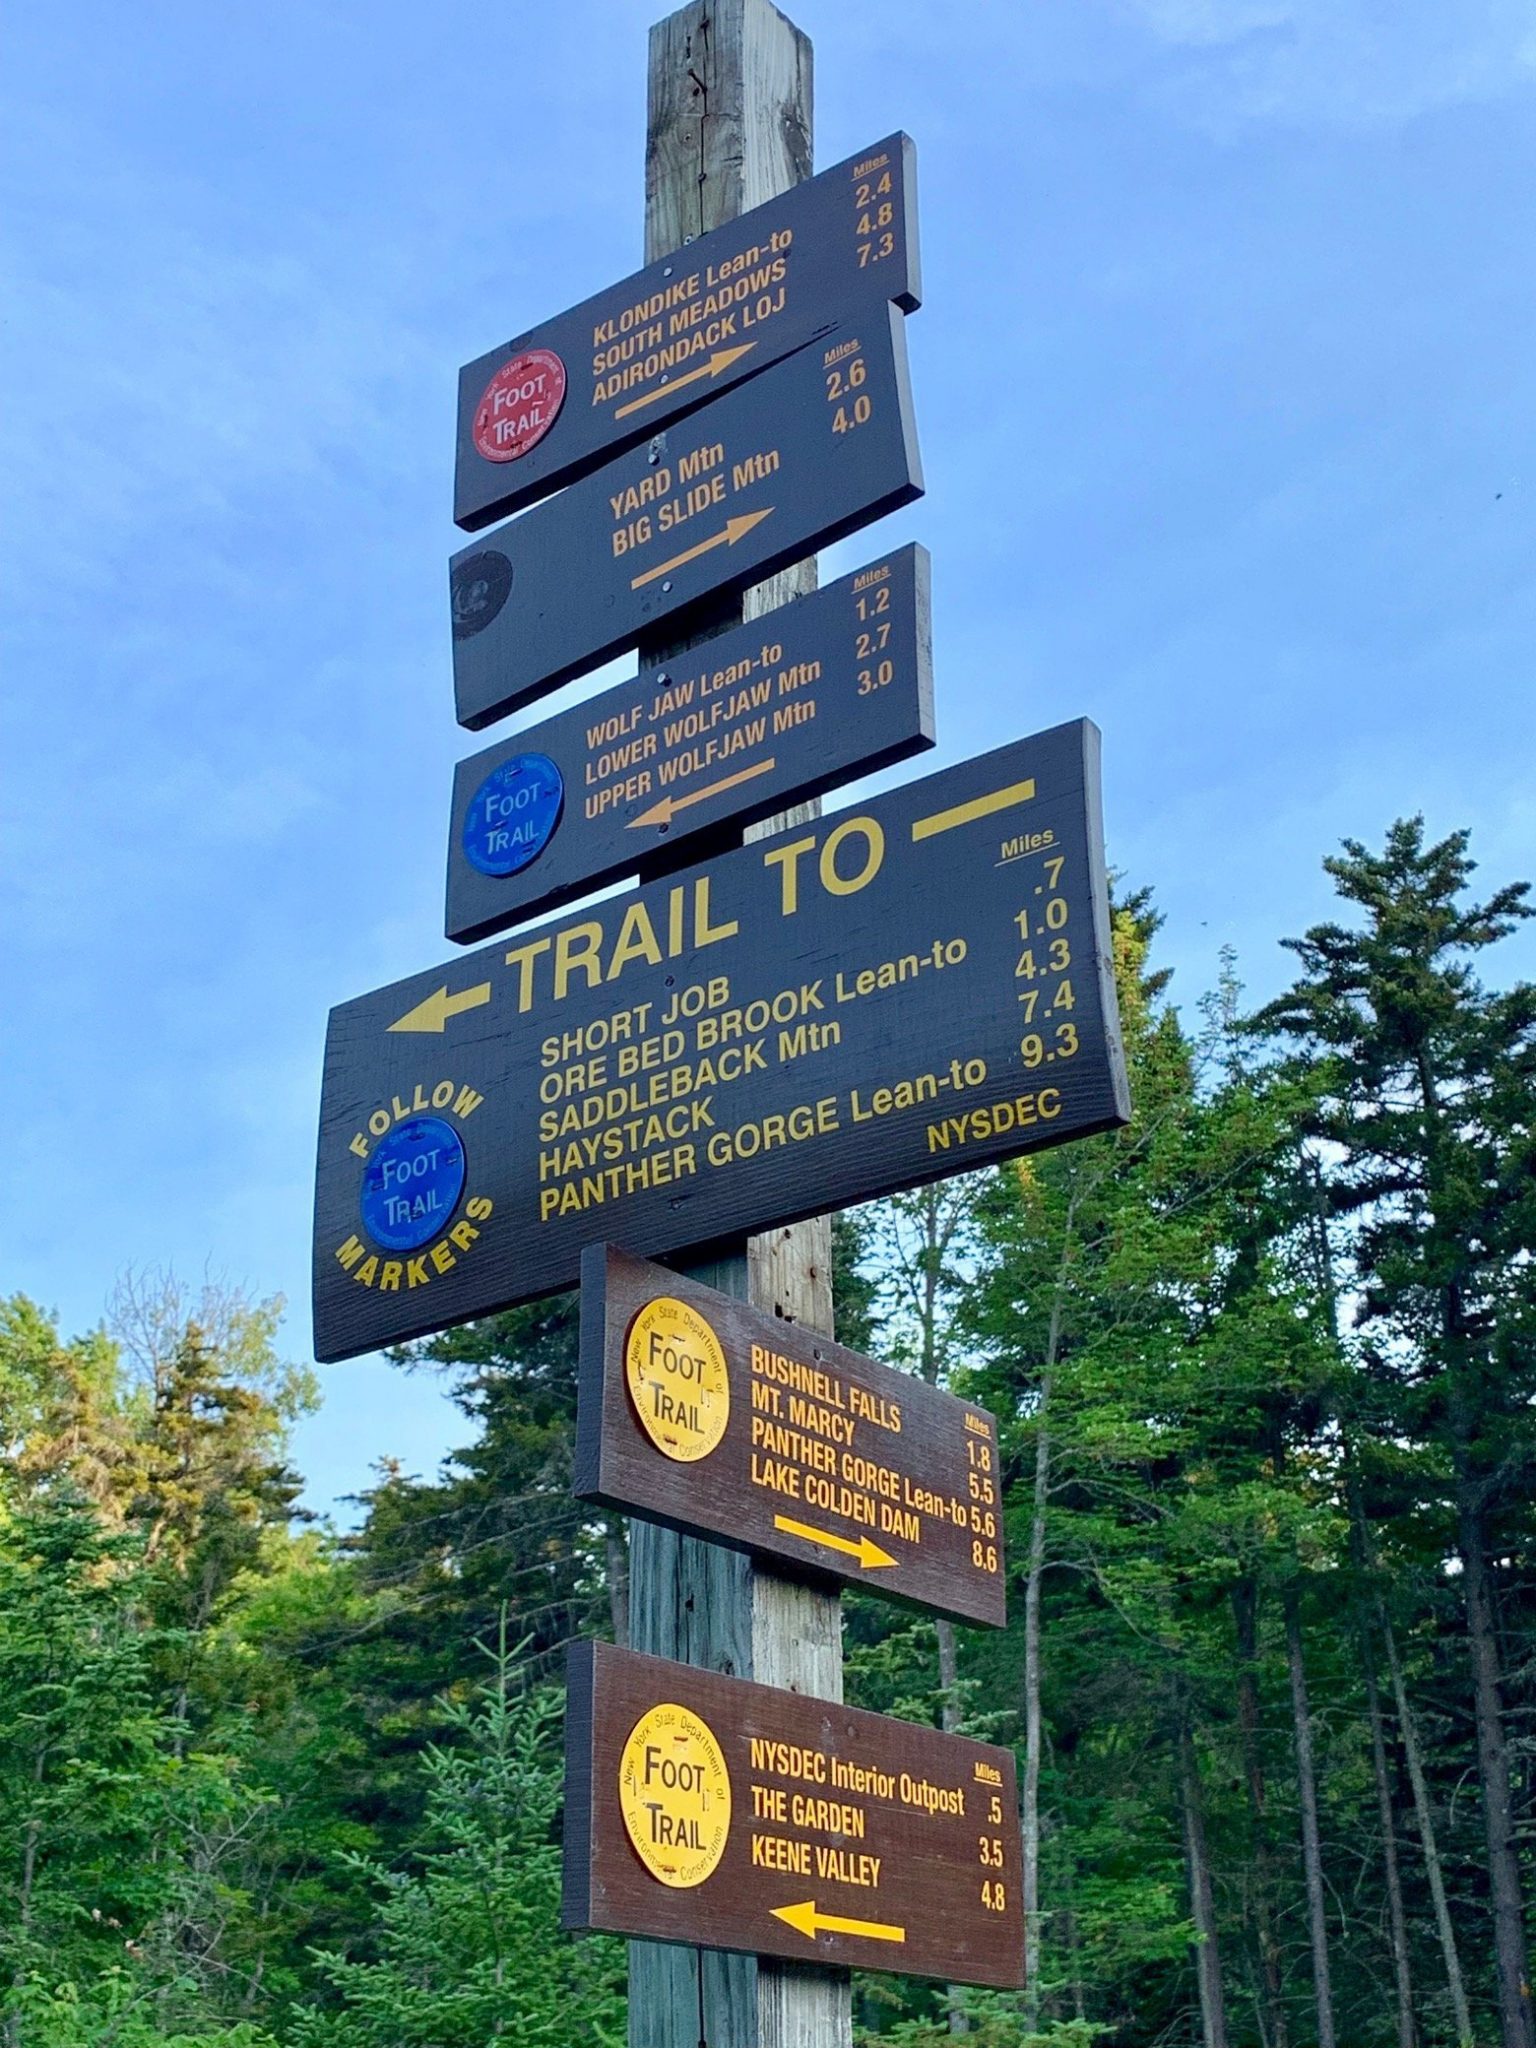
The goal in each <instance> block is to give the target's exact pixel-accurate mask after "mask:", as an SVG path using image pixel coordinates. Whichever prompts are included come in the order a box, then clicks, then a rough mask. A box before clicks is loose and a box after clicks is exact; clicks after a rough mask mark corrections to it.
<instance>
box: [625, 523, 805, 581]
mask: <svg viewBox="0 0 1536 2048" xmlns="http://www.w3.org/2000/svg"><path fill="white" fill-rule="evenodd" d="M772 512H773V507H772V506H771V505H765V506H764V507H763V509H762V511H761V512H743V513H740V514H739V515H738V516H737V517H736V518H735V519H727V521H726V522H725V524H724V526H722V527H721V529H720V531H719V532H718V533H712V534H711V535H710V537H709V539H708V540H701V541H699V542H698V543H697V544H696V545H695V546H693V547H691V548H684V549H683V552H682V553H681V554H680V555H674V556H673V557H672V559H671V561H670V562H658V563H657V564H656V567H655V568H654V569H647V570H646V571H645V573H644V574H643V575H641V576H631V577H630V579H629V587H630V589H631V590H639V589H640V588H641V587H642V586H643V585H644V584H647V583H654V582H655V581H656V579H657V577H658V576H670V575H671V573H672V571H673V570H674V569H681V568H682V567H683V566H684V564H685V563H688V562H696V561H697V560H698V559H699V557H700V555H707V554H708V553H709V551H710V550H711V548H733V547H735V545H736V543H737V541H739V540H744V539H745V538H746V536H747V535H748V534H749V533H750V532H751V531H752V529H753V527H754V526H761V525H762V523H763V521H764V520H765V519H767V518H769V517H770V516H771V514H772Z"/></svg>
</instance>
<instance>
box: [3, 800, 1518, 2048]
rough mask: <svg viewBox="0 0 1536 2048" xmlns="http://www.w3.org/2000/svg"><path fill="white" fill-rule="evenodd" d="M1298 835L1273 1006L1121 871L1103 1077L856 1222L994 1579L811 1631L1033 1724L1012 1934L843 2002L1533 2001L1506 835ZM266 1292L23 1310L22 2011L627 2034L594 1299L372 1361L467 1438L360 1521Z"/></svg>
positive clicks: (1059, 2022)
mask: <svg viewBox="0 0 1536 2048" xmlns="http://www.w3.org/2000/svg"><path fill="white" fill-rule="evenodd" d="M1326 865H1327V868H1328V872H1329V874H1330V875H1331V877H1332V882H1333V886H1334V889H1335V891H1336V894H1337V897H1338V905H1337V918H1336V920H1333V921H1329V922H1327V923H1324V924H1320V925H1317V926H1314V927H1313V928H1311V929H1310V930H1309V931H1307V932H1306V933H1305V934H1304V935H1303V936H1302V937H1300V938H1298V939H1295V940H1291V941H1287V942H1286V943H1287V944H1289V945H1290V947H1291V953H1292V968H1293V973H1294V980H1293V982H1292V984H1291V985H1290V987H1289V988H1288V989H1286V990H1285V991H1284V992H1282V993H1281V994H1280V995H1278V996H1277V997H1276V998H1275V999H1273V1000H1272V1001H1270V1002H1268V1003H1267V1004H1266V1005H1264V1006H1263V1007H1262V1008H1261V1009H1260V1010H1259V1011H1258V1012H1257V1014H1254V1015H1249V1014H1245V1007H1244V1002H1243V995H1242V990H1241V987H1240V985H1239V983H1238V980H1237V977H1236V972H1235V966H1234V964H1233V963H1231V962H1228V963H1227V968H1226V971H1225V973H1224V975H1223V978H1222V980H1221V982H1220V984H1219V985H1218V987H1217V988H1216V989H1215V990H1213V991H1212V992H1211V993H1210V994H1209V996H1208V997H1206V999H1205V1000H1204V1001H1202V1002H1200V1003H1199V1004H1198V1005H1197V1006H1196V1009H1195V1013H1194V1015H1193V1017H1190V1016H1186V1015H1183V1014H1181V1012H1180V1011H1179V1010H1178V1009H1177V1008H1176V1007H1175V1006H1174V1004H1173V1002H1172V1000H1171V998H1170V993H1169V989H1168V985H1167V982H1168V977H1167V974H1166V971H1165V969H1164V968H1163V967H1162V966H1161V965H1160V962H1159V957H1158V945H1159V939H1158V923H1159V920H1158V917H1157V914H1156V912H1155V909H1154V906H1153V904H1152V901H1151V899H1150V897H1149V896H1148V895H1147V894H1145V893H1135V892H1128V891H1126V890H1125V889H1124V888H1122V890H1121V892H1120V895H1119V900H1118V903H1117V906H1116V911H1115V920H1114V931H1115V948H1116V962H1115V964H1116V972H1117V976H1118V981H1119V988H1120V1000H1121V1007H1122V1014H1123V1018H1124V1022H1125V1027H1126V1034H1127V1042H1128V1052H1129V1057H1130V1064H1131V1073H1132V1089H1133V1097H1134V1102H1135V1117H1134V1120H1133V1122H1132V1124H1131V1125H1130V1127H1129V1128H1128V1129H1126V1130H1125V1131H1122V1132H1119V1133H1116V1134H1113V1135H1108V1136H1104V1137H1100V1138H1095V1139H1092V1140H1089V1141H1086V1142H1083V1143H1078V1144H1074V1145H1069V1146H1066V1147H1063V1148H1061V1149H1059V1150H1056V1151H1052V1152H1048V1153H1044V1154H1040V1155H1037V1156H1035V1157H1033V1158H1031V1159H1029V1160H1027V1161H1024V1162H1021V1163H1020V1164H1018V1165H1017V1166H1015V1167H1012V1168H1007V1169H1000V1170H997V1171H993V1172H989V1173H986V1174H982V1175H978V1176H972V1177H968V1178H964V1179H960V1180H954V1181H950V1182H945V1183H940V1184H939V1185H937V1186H936V1187H934V1188H932V1189H929V1190H926V1191H921V1192H917V1193H914V1194H911V1195H908V1196H905V1197H901V1198H898V1199H896V1200H894V1201H891V1202H887V1203H882V1204H878V1205H874V1206H873V1207H871V1208H868V1209H865V1210H861V1211H856V1212H852V1213H850V1214H848V1215H846V1216H844V1217H842V1218H840V1219H839V1221H838V1225H837V1235H838V1265H837V1295H838V1301H837V1317H838V1334H839V1335H840V1336H841V1337H842V1338H843V1339H844V1341H846V1342H849V1343H852V1344H854V1345H857V1346H861V1347H864V1348H867V1349H873V1350H876V1351H877V1352H879V1353H880V1354H881V1355H883V1356H885V1357H887V1358H890V1359H891V1360H893V1361H894V1362H896V1363H898V1364H900V1365H902V1366H904V1367H905V1368H906V1369H908V1370H910V1371H912V1372H915V1373H920V1374H922V1375H923V1376H924V1377H926V1378H929V1379H932V1380H936V1381H939V1382H941V1383H944V1384H948V1385H951V1386H954V1387H957V1388H961V1389H963V1390H964V1391H965V1392H967V1393H968V1394H970V1395H972V1396H974V1397H975V1398H977V1399H980V1400H982V1401H983V1402H985V1403H986V1404H987V1405H989V1406H991V1407H993V1408H994V1409H995V1410H996V1411H997V1412H998V1414H999V1416H1000V1418H1001V1421H1002V1439H1003V1453H1004V1455H1003V1472H1002V1477H1003V1482H1004V1506H1005V1511H1006V1528H1007V1534H1008V1560H1009V1564H1008V1569H1009V1583H1010V1616H1011V1618H1010V1622H1009V1626H1008V1627H1007V1628H1006V1629H1005V1630H1003V1631H1000V1632H987V1631H973V1630H968V1629H963V1628H953V1627H950V1626H949V1625H947V1624H942V1623H940V1624H935V1623H934V1622H932V1621H928V1620H917V1619H913V1618H911V1617H910V1616H908V1615H905V1614H903V1613H902V1612H900V1611H899V1610H895V1609H891V1608H887V1607H886V1606H884V1605H883V1604H882V1603H880V1602H878V1601H877V1600H874V1599H871V1598H867V1597H865V1596H862V1595H853V1596H851V1597H850V1598H849V1599H848V1600H847V1602H846V1624H845V1634H846V1650H847V1662H848V1686H849V1694H850V1697H851V1698H852V1699H854V1700H855V1701H857V1702H858V1703H860V1704H862V1705H865V1706H869V1707H873V1708H875V1709H877V1710H879V1711H881V1712H885V1713H892V1714H898V1715H904V1716H906V1717H908V1718H912V1719H915V1720H920V1721H928V1722H932V1723H936V1724H938V1725H942V1726H947V1727H959V1728H963V1729H966V1730H968V1731H972V1732H975V1733H978V1734H984V1735H985V1736H986V1737H987V1738H988V1739H991V1740H996V1741H1004V1742H1010V1743H1012V1744H1014V1745H1015V1746H1016V1747H1017V1749H1018V1752H1019V1757H1020V1765H1021V1769H1020V1783H1021V1799H1022V1813H1021V1819H1022V1824H1023V1825H1022V1837H1023V1867H1022V1868H1021V1869H1020V1870H1019V1871H1018V1872H1017V1873H1016V1881H1017V1882H1018V1883H1019V1884H1020V1886H1021V1890H1022V1893H1023V1898H1024V1902H1025V1908H1026V1916H1027V1928H1028V1943H1029V1951H1030V1965H1031V1968H1030V1983H1029V1986H1028V1988H1027V1989H1026V1991H1025V1992H1024V1993H1023V1994H1021V1995H1019V1996H1001V1995H988V1994H973V1993H967V1992H963V1991H960V1990H957V1989H954V1988H950V1987H945V1986H942V1985H931V1986H930V1985H922V1984H914V1983H910V1982H907V1981H904V1980H899V1979H894V1978H885V1977H879V1976H869V1977H865V1978H861V1979H859V1980H858V1985H857V1995H856V2010H857V2019H858V2025H859V2027H860V2029H861V2032H862V2034H863V2037H864V2038H865V2039H867V2040H871V2041H873V2040H877V2039H878V2040H887V2041H892V2042H899V2043H903V2044H906V2048H920V2044H936V2043H938V2042H940V2041H941V2040H947V2039H949V2038H951V2037H952V2036H953V2035H955V2034H968V2035H969V2036H970V2037H971V2038H972V2039H973V2040H974V2041H975V2042H976V2043H977V2048H1023V2044H1025V2043H1037V2044H1047V2043H1048V2044H1051V2048H1089V2044H1091V2043H1094V2042H1104V2043H1112V2044H1114V2048H1154V2044H1163V2043H1175V2042H1177V2043H1185V2042H1188V2043H1199V2044H1201V2048H1239V2044H1241V2048H1249V2044H1255V2048H1312V2044H1317V2048H1335V2044H1347V2048H1378V2044H1380V2048H1414V2044H1416V2043H1417V2044H1421V2048H1438V2044H1442V2043H1443V2044H1456V2048H1472V2044H1477V2048H1482V2044H1490V2048H1491V2044H1494V2043H1498V2044H1500V2048H1536V2036H1533V2032H1532V2023H1531V2013H1530V1992H1529V1987H1528V1980H1527V1964H1526V1946H1525V1944H1526V1924H1527V1899H1528V1893H1529V1890H1530V1886H1531V1882H1532V1846H1533V1840H1536V1827H1533V1823H1536V1769H1533V1763H1536V1741H1533V1714H1536V1591H1533V1587H1536V1577H1533V1562H1536V1559H1533V1544H1536V1518H1533V1511H1532V1498H1533V1490H1532V1478H1533V1473H1536V1409H1533V1405H1532V1403H1533V1394H1536V1264H1533V1261H1532V1258H1531V1253H1530V1247H1531V1245H1532V1244H1533V1242H1536V1132H1533V1124H1532V1107H1533V1101H1536V989H1533V988H1532V987H1531V986H1530V985H1528V984H1525V983H1523V982H1519V981H1513V982H1510V983H1508V985H1506V986H1502V987H1501V986H1500V985H1499V981H1500V975H1499V962H1498V959H1497V957H1495V958H1493V959H1489V958H1487V957H1485V956H1488V955H1490V954H1495V955H1496V952H1497V949H1498V948H1499V947H1500V945H1501V943H1502V942H1504V941H1505V940H1507V939H1508V938H1509V937H1510V936H1511V935H1512V934H1513V932H1514V931H1515V930H1516V928H1517V927H1518V925H1519V923H1520V922H1521V920H1522V919H1524V918H1525V917H1527V916H1528V915H1529V906H1528V904H1527V902H1526V896H1527V890H1526V886H1525V885H1524V884H1523V883H1502V884H1501V883H1495V884H1493V885H1491V886H1487V887H1484V886H1480V884H1479V882H1478V879H1477V877H1476V876H1475V874H1474V863H1473V860H1472V856H1471V850H1470V845H1469V841H1468V837H1467V835H1466V834H1464V833H1457V834H1453V835H1451V836H1449V837H1447V838H1444V839H1441V840H1438V841H1436V840H1434V839H1433V838H1432V837H1431V836H1430V835H1428V834H1427V833H1426V831H1425V829H1424V826H1423V824H1422V822H1421V821H1420V820H1417V819H1408V820H1403V821H1399V822H1398V823H1397V824H1395V825H1394V826H1393V827H1392V828H1391V829H1390V831H1389V832H1388V833H1387V835H1386V837H1385V840H1384V841H1383V842H1382V843H1380V844H1379V845H1376V846H1368V845H1366V844H1364V843H1360V842H1353V841H1351V842H1346V844H1345V845H1344V847H1343V848H1342V850H1341V851H1340V852H1339V853H1338V854H1337V855H1335V856H1333V857H1331V858H1330V859H1329V860H1328V862H1327V863H1326ZM1020 972H1021V974H1022V975H1023V976H1024V978H1025V979H1026V980H1027V979H1028V976H1029V972H1030V970H1029V968H1028V966H1027V964H1026V961H1025V959H1024V958H1023V957H1021V962H1020ZM1068 1000H1070V998H1068ZM1053 1001H1054V1002H1055V1003H1056V1004H1057V1005H1058V1006H1060V1005H1061V1003H1062V1001H1063V997H1062V995H1061V994H1060V992H1058V993H1056V994H1055V995H1054V996H1053ZM279 1307H280V1305H279V1304H277V1303H275V1302H269V1303H252V1302H250V1301H248V1300H245V1299H242V1298H241V1297H240V1296H239V1295H238V1294H236V1293H232V1292H230V1291H228V1290H219V1289H207V1290H204V1291H203V1293H202V1294H201V1295H200V1296H199V1297H197V1298H194V1297H193V1296H191V1295H190V1294H188V1293H187V1292H186V1291H185V1290H182V1289H180V1288H178V1286H177V1285H176V1283H175V1282H174V1281H172V1280H168V1279H166V1278H164V1277H150V1276H145V1275H142V1274H141V1275H139V1276H136V1277H135V1276H129V1277H128V1278H126V1279H125V1281H124V1282H123V1284H122V1286H121V1288H120V1290H119V1295H118V1299H117V1303H116V1306H115V1311H114V1315H113V1317H112V1321H111V1326H110V1328H109V1329H106V1330H101V1331H96V1332H93V1333H90V1334H88V1335H86V1336H84V1337H81V1338H73V1339H68V1340H66V1339H65V1338H64V1337H63V1336H61V1334H60V1332H59V1330H58V1328H57V1327H56V1324H55V1322H54V1320H53V1318H51V1317H50V1316H49V1315H48V1314H46V1313H45V1312H44V1311H43V1310H42V1309H40V1308H38V1307H37V1306H36V1305H35V1304H33V1303H32V1302H31V1301H30V1300H28V1299H27V1298H26V1296H25V1295H21V1294H17V1295H14V1296H12V1297H11V1298H10V1300H9V1301H8V1302H6V1303H5V1304H4V1306H3V1309H0V1455H3V1464H0V1701H3V1702H4V1706H3V1712H0V2014H3V2025H4V2028H5V2036H6V2040H7V2043H8V2044H9V2048H86V2044H92V2048H105V2044H107V2043H109V2042H110V2043H112V2044H115V2048H190V2044H191V2043H193V2042H199V2043H202V2042H206V2043H210V2044H222V2048H274V2044H285V2048H320V2044H322V2043H324V2044H334V2048H471V2044H479V2043H482V2042H484V2041H487V2040H503V2039H504V2040H507V2041H509V2042H512V2043H516V2044H518V2048H522V2044H525V2043H526V2044H541V2043H547V2044H555V2043H562V2044H592V2048H608V2044H612V2048H617V2044H618V2043H620V2042H622V2040H623V2038H624V2013H623V1975H624V1951H623V1948H622V1945H620V1944H616V1943H612V1942H608V1941H585V1942H577V1941H573V1940H571V1939H569V1938H567V1937H565V1936H563V1935H561V1934H560V1933H559V1932H558V1930H557V1900H558V1868H559V1851H558V1846H557V1844H558V1823H559V1807H560V1798H561V1788H560V1716H561V1696H560V1686H559V1680H560V1675H561V1664H562V1658H563V1653H564V1651H565V1648H566V1646H567V1645H568V1644H569V1643H570V1642H571V1641H573V1640H574V1639H576V1638H578V1637H581V1636H583V1635H589V1634H600V1635H609V1636H612V1637H614V1638H616V1639H618V1640H623V1638H624V1635H625V1632H626V1580H625V1539H624V1529H623V1525H622V1523H621V1522H619V1521H618V1520H617V1519H615V1518H610V1517H607V1516H605V1515H603V1514H602V1513H600V1512H597V1511H593V1510H589V1509H587V1508H584V1507H582V1506H581V1505H580V1504H579V1503H576V1502H575V1501H573V1500H572V1499H571V1497H570V1494H569V1476H570V1456H571V1440H572V1431H573V1421H574V1385H575V1315H574V1306H573V1302H572V1300H571V1299H570V1298H569V1297H559V1298H556V1299H553V1300H551V1301H548V1302H545V1303H542V1304H537V1305H535V1306H533V1307H530V1308H525V1309H520V1310H517V1311H514V1312H511V1313H509V1314H506V1315H503V1316H499V1317H496V1318H493V1319H491V1320H489V1321H486V1322H482V1323H479V1324H474V1325H470V1326H467V1327H466V1328H463V1329H460V1330H456V1331H452V1332H449V1333H447V1334H445V1335H443V1336H441V1337H439V1338H436V1339H433V1340H431V1341H429V1342H426V1343H424V1344H421V1345H419V1346H416V1347H414V1348H412V1349H411V1350H409V1351H408V1352H406V1353H403V1354H402V1355H401V1356H400V1357H399V1358H398V1359H397V1360H396V1365H397V1367H398V1369H400V1370H402V1371H409V1372H417V1373H433V1374H438V1375H442V1376H443V1377H444V1379H445V1380H446V1382H447V1384H448V1385H449V1386H450V1388H451V1390H452V1395H453V1399H454V1400H455V1402H456V1403H457V1404H458V1407H459V1410H460V1411H461V1413H462V1417H463V1423H464V1434H465V1445H464V1448H463V1449H462V1450H460V1451H459V1452H458V1453H457V1454H456V1455H455V1457H454V1458H453V1459H452V1460H451V1461H450V1462H449V1463H448V1464H447V1465H445V1467H444V1468H443V1470H442V1471H441V1473H440V1474H439V1475H438V1476H437V1477H436V1478H435V1479H431V1480H428V1479H422V1478H418V1477H413V1476H410V1475H408V1474H407V1473H406V1472H404V1471H403V1470H402V1469H400V1468H398V1467H396V1466H391V1465H387V1464H386V1465H384V1466H383V1467H381V1468H380V1470H379V1471H378V1473H377V1478H376V1483H375V1484H374V1486H373V1487H372V1488H371V1490H370V1491H369V1493H368V1495H367V1497H366V1500H365V1501H364V1502H363V1504H362V1506H363V1513H362V1518H361V1520H360V1522H359V1523H358V1525H357V1526H356V1528H354V1529H352V1530H350V1531H347V1532H343V1533H338V1532H336V1531H335V1530H333V1529H331V1528H329V1527H327V1526H324V1525H320V1524H315V1523H313V1522H311V1521H308V1520H306V1519H305V1518H303V1517H297V1516H296V1515H295V1503H296V1500H297V1498H298V1494H299V1490H300V1480H299V1477H298V1475H297V1474H296V1473H295V1472H294V1470H293V1469H292V1467H291V1465H290V1463H289V1459H288V1449H287V1434H288V1431H289V1429H290V1428H291V1426H292V1424H293V1422H294V1421H295V1419H296V1418H297V1417H298V1416H299V1415H300V1414H301V1413H302V1412H303V1411H304V1410H305V1408H306V1406H308V1405H309V1404H311V1403H312V1402H313V1401H314V1399H315V1397H316V1390H315V1383H314V1380H313V1377H312V1376H311V1374H310V1373H309V1372H308V1371H307V1370H306V1369H303V1368H300V1367H296V1366H292V1365H288V1364H285V1363H283V1362H282V1356H281V1334H280V1323H279Z"/></svg>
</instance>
